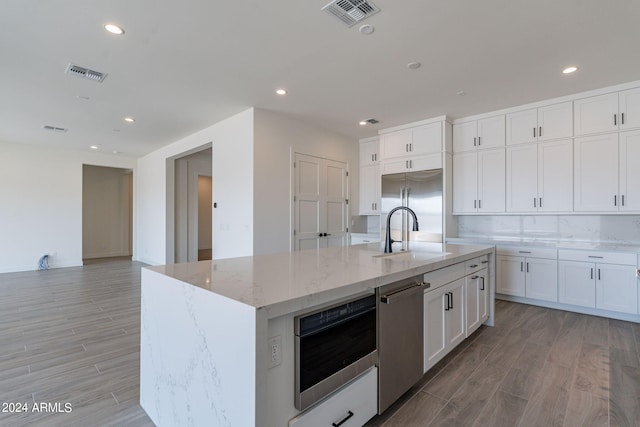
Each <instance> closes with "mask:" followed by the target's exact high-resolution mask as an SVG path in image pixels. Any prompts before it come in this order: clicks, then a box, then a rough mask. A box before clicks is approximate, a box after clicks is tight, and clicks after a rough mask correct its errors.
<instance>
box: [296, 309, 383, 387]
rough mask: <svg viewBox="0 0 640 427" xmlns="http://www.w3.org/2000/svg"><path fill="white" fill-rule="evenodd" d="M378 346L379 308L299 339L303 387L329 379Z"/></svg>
mask: <svg viewBox="0 0 640 427" xmlns="http://www.w3.org/2000/svg"><path fill="white" fill-rule="evenodd" d="M375 349H376V311H375V309H373V310H369V311H367V312H366V313H364V314H360V315H358V316H357V317H355V318H350V319H349V320H348V321H345V322H342V323H339V324H337V325H334V326H331V327H329V328H326V329H323V330H321V331H319V332H316V333H314V334H312V335H307V336H304V337H301V339H300V391H305V390H307V389H308V388H309V387H312V386H313V385H315V384H317V383H318V382H320V381H322V380H324V379H326V378H327V377H329V376H331V375H333V374H335V373H336V372H338V371H340V370H341V369H342V368H344V367H346V366H348V365H350V364H352V363H353V362H355V361H357V360H359V359H361V358H363V357H364V356H366V355H368V354H369V353H371V352H372V351H374V350H375Z"/></svg>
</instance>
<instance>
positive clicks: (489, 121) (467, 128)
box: [453, 115, 505, 153]
mask: <svg viewBox="0 0 640 427" xmlns="http://www.w3.org/2000/svg"><path fill="white" fill-rule="evenodd" d="M504 141H505V127H504V115H500V116H495V117H489V118H486V119H480V120H473V121H470V122H465V123H456V124H454V125H453V152H454V153H458V152H462V151H474V150H476V149H482V148H497V147H503V146H504Z"/></svg>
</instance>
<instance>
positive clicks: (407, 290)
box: [380, 282, 431, 304]
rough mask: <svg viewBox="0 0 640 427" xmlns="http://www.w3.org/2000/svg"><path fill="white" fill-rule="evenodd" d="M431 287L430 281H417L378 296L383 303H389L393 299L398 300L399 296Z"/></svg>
mask: <svg viewBox="0 0 640 427" xmlns="http://www.w3.org/2000/svg"><path fill="white" fill-rule="evenodd" d="M430 287H431V283H428V282H417V283H414V284H412V285H410V286H407V287H406V288H401V289H397V290H395V291H393V292H390V293H388V294H384V295H381V296H380V302H381V303H384V304H391V303H392V302H394V301H397V300H399V299H400V298H402V297H404V296H406V295H409V294H412V293H414V291H418V290H421V289H428V288H430Z"/></svg>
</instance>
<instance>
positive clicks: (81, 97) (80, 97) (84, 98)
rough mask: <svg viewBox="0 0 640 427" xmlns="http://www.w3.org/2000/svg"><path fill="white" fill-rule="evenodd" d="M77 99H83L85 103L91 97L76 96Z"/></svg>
mask: <svg viewBox="0 0 640 427" xmlns="http://www.w3.org/2000/svg"><path fill="white" fill-rule="evenodd" d="M76 98H78V99H82V100H83V101H88V100H89V97H88V96H84V95H76Z"/></svg>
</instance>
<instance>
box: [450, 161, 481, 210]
mask: <svg viewBox="0 0 640 427" xmlns="http://www.w3.org/2000/svg"><path fill="white" fill-rule="evenodd" d="M477 204H478V154H477V153H476V152H475V151H473V152H467V153H459V154H454V155H453V211H454V212H455V213H472V212H476V211H477Z"/></svg>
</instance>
